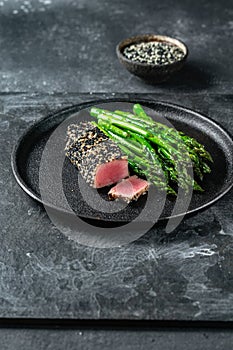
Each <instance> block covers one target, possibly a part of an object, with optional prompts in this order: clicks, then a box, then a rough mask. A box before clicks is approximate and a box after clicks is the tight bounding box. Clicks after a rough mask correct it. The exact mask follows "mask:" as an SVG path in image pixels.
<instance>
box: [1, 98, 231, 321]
mask: <svg viewBox="0 0 233 350" xmlns="http://www.w3.org/2000/svg"><path fill="white" fill-rule="evenodd" d="M108 96H110V97H112V96H111V95H105V96H103V95H97V96H94V97H93V96H90V95H89V94H88V95H80V94H79V95H74V94H72V95H64V96H63V95H54V96H49V95H41V96H40V95H37V96H35V95H34V96H30V95H29V94H25V95H24V94H22V95H21V94H20V95H18V96H5V97H2V98H1V102H2V106H3V108H4V114H1V115H0V143H1V150H2V152H1V157H2V158H1V162H2V166H1V167H0V193H1V196H0V203H1V212H0V220H1V231H0V237H1V242H2V244H1V247H0V262H1V263H0V269H1V280H0V297H1V304H0V317H3V318H4V317H5V318H16V317H23V318H39V319H41V320H42V321H43V320H45V319H116V320H117V319H118V320H119V319H134V320H135V319H136V320H191V321H192V320H199V321H210V320H213V321H233V278H232V271H233V266H232V264H233V263H232V261H233V216H232V213H233V200H232V190H231V191H230V192H229V193H228V194H226V196H224V197H223V198H222V199H221V200H219V201H218V202H217V203H215V204H214V205H213V206H211V207H210V208H208V209H207V210H205V211H204V212H202V213H198V214H197V215H195V216H194V217H190V218H187V219H186V220H184V221H183V222H182V224H181V225H180V226H179V227H178V228H177V229H176V230H175V231H173V232H172V233H171V234H166V233H165V232H164V228H163V226H159V227H156V228H154V229H153V230H151V231H150V232H148V234H147V235H145V236H143V237H142V238H141V239H139V240H138V241H136V242H134V243H132V244H130V245H129V246H126V247H119V248H113V249H96V248H91V247H84V246H81V245H79V244H77V243H74V242H73V241H71V240H68V239H67V238H66V237H65V236H64V235H63V234H62V233H60V232H59V231H58V230H57V229H56V228H55V227H54V226H53V225H52V224H51V222H50V220H49V219H48V217H47V215H46V213H45V211H44V209H43V207H42V206H40V205H38V204H37V203H35V201H33V200H31V199H30V198H29V197H28V196H27V195H26V194H25V193H24V192H23V191H22V190H21V189H20V188H19V186H18V185H17V184H16V182H15V179H14V178H13V174H12V171H11V167H10V154H11V151H12V148H13V145H14V144H15V142H16V140H17V139H18V138H19V136H20V135H21V134H22V132H23V131H24V130H25V129H26V128H27V127H28V126H29V125H31V124H32V123H33V122H34V121H35V120H38V119H39V118H41V117H43V116H45V115H47V114H48V112H52V111H55V110H57V109H60V108H61V107H66V106H70V105H73V104H77V103H80V102H84V101H87V100H90V98H93V99H97V98H106V97H107V98H108ZM118 97H123V96H122V95H118ZM130 97H132V96H130ZM133 97H134V98H137V97H138V96H135V95H134V96H133ZM146 98H151V99H154V100H158V99H159V100H161V99H162V98H163V99H164V96H161V95H146ZM167 100H168V101H170V102H174V101H175V102H176V103H179V104H182V105H185V106H187V107H191V108H194V109H196V110H199V111H201V112H203V113H204V114H207V115H209V116H210V117H211V118H213V119H214V120H216V121H217V122H219V123H220V124H221V125H223V126H224V127H225V128H226V129H227V130H228V131H229V132H230V133H232V132H233V128H232V122H231V114H232V98H231V97H230V96H225V97H224V100H223V98H222V97H221V96H219V95H206V96H205V97H204V98H203V96H201V95H198V94H196V95H192V96H187V95H182V96H179V95H169V96H167Z"/></svg>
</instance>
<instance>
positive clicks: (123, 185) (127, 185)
mask: <svg viewBox="0 0 233 350" xmlns="http://www.w3.org/2000/svg"><path fill="white" fill-rule="evenodd" d="M148 187H149V183H148V182H147V181H146V180H143V179H140V178H139V177H137V176H136V175H134V176H131V177H129V178H128V179H125V180H122V181H121V182H119V183H118V184H117V185H116V186H114V187H112V188H111V190H110V191H109V192H108V195H109V198H110V199H116V198H122V199H123V200H125V201H127V202H130V201H132V200H135V199H138V197H139V196H141V195H142V194H144V193H146V192H147V190H148Z"/></svg>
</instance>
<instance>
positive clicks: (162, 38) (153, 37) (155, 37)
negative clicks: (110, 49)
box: [116, 33, 189, 68]
mask: <svg viewBox="0 0 233 350" xmlns="http://www.w3.org/2000/svg"><path fill="white" fill-rule="evenodd" d="M147 39H148V40H147ZM149 41H157V42H168V43H172V44H173V45H175V46H177V47H179V48H180V49H181V50H182V51H183V52H184V56H183V57H182V58H181V59H180V60H176V61H174V62H172V63H169V64H161V65H158V64H154V63H142V62H137V61H132V60H130V59H128V58H127V57H126V56H125V55H124V54H123V52H122V50H123V49H124V48H125V47H127V46H129V45H131V44H134V43H140V42H141V43H142V42H149ZM116 53H117V56H118V58H119V59H122V60H123V61H125V62H127V63H129V64H134V65H138V66H141V67H154V68H164V67H171V66H173V65H176V64H177V63H181V62H184V61H185V60H186V58H187V57H188V54H189V50H188V47H187V45H186V44H185V43H184V42H183V41H182V40H180V39H177V38H173V37H171V36H167V35H160V34H153V33H148V34H139V35H135V36H132V37H129V38H125V39H123V40H121V41H120V42H119V43H118V44H117V46H116Z"/></svg>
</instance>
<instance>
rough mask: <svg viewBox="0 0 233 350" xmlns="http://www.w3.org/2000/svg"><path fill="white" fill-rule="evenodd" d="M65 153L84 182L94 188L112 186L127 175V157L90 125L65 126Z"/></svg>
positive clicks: (83, 123) (82, 123) (86, 123)
mask: <svg viewBox="0 0 233 350" xmlns="http://www.w3.org/2000/svg"><path fill="white" fill-rule="evenodd" d="M65 151H66V156H67V157H68V158H69V159H70V161H71V163H73V164H74V165H76V167H77V168H78V170H79V172H80V174H81V175H82V177H83V178H84V180H85V181H86V182H87V183H88V184H89V185H90V186H92V187H94V188H101V187H105V186H109V185H112V184H115V183H117V182H119V181H121V180H122V179H124V178H125V177H128V176H129V171H128V160H127V157H126V156H125V155H123V154H122V152H121V150H120V148H119V147H118V146H117V144H116V143H115V142H113V141H112V140H110V139H109V138H108V137H107V136H106V135H105V134H104V133H103V132H102V131H101V130H99V129H98V128H97V127H95V126H93V125H92V124H91V123H90V122H81V123H80V124H71V125H70V126H69V127H68V130H67V143H66V148H65Z"/></svg>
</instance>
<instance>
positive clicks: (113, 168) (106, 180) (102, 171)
mask: <svg viewBox="0 0 233 350" xmlns="http://www.w3.org/2000/svg"><path fill="white" fill-rule="evenodd" d="M127 176H129V171H128V161H127V160H126V159H116V160H113V161H112V162H107V163H104V164H101V165H99V166H98V168H97V171H96V177H95V187H96V188H101V187H105V186H109V185H112V184H115V183H116V182H118V181H120V180H122V179H124V178H125V177H127Z"/></svg>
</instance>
